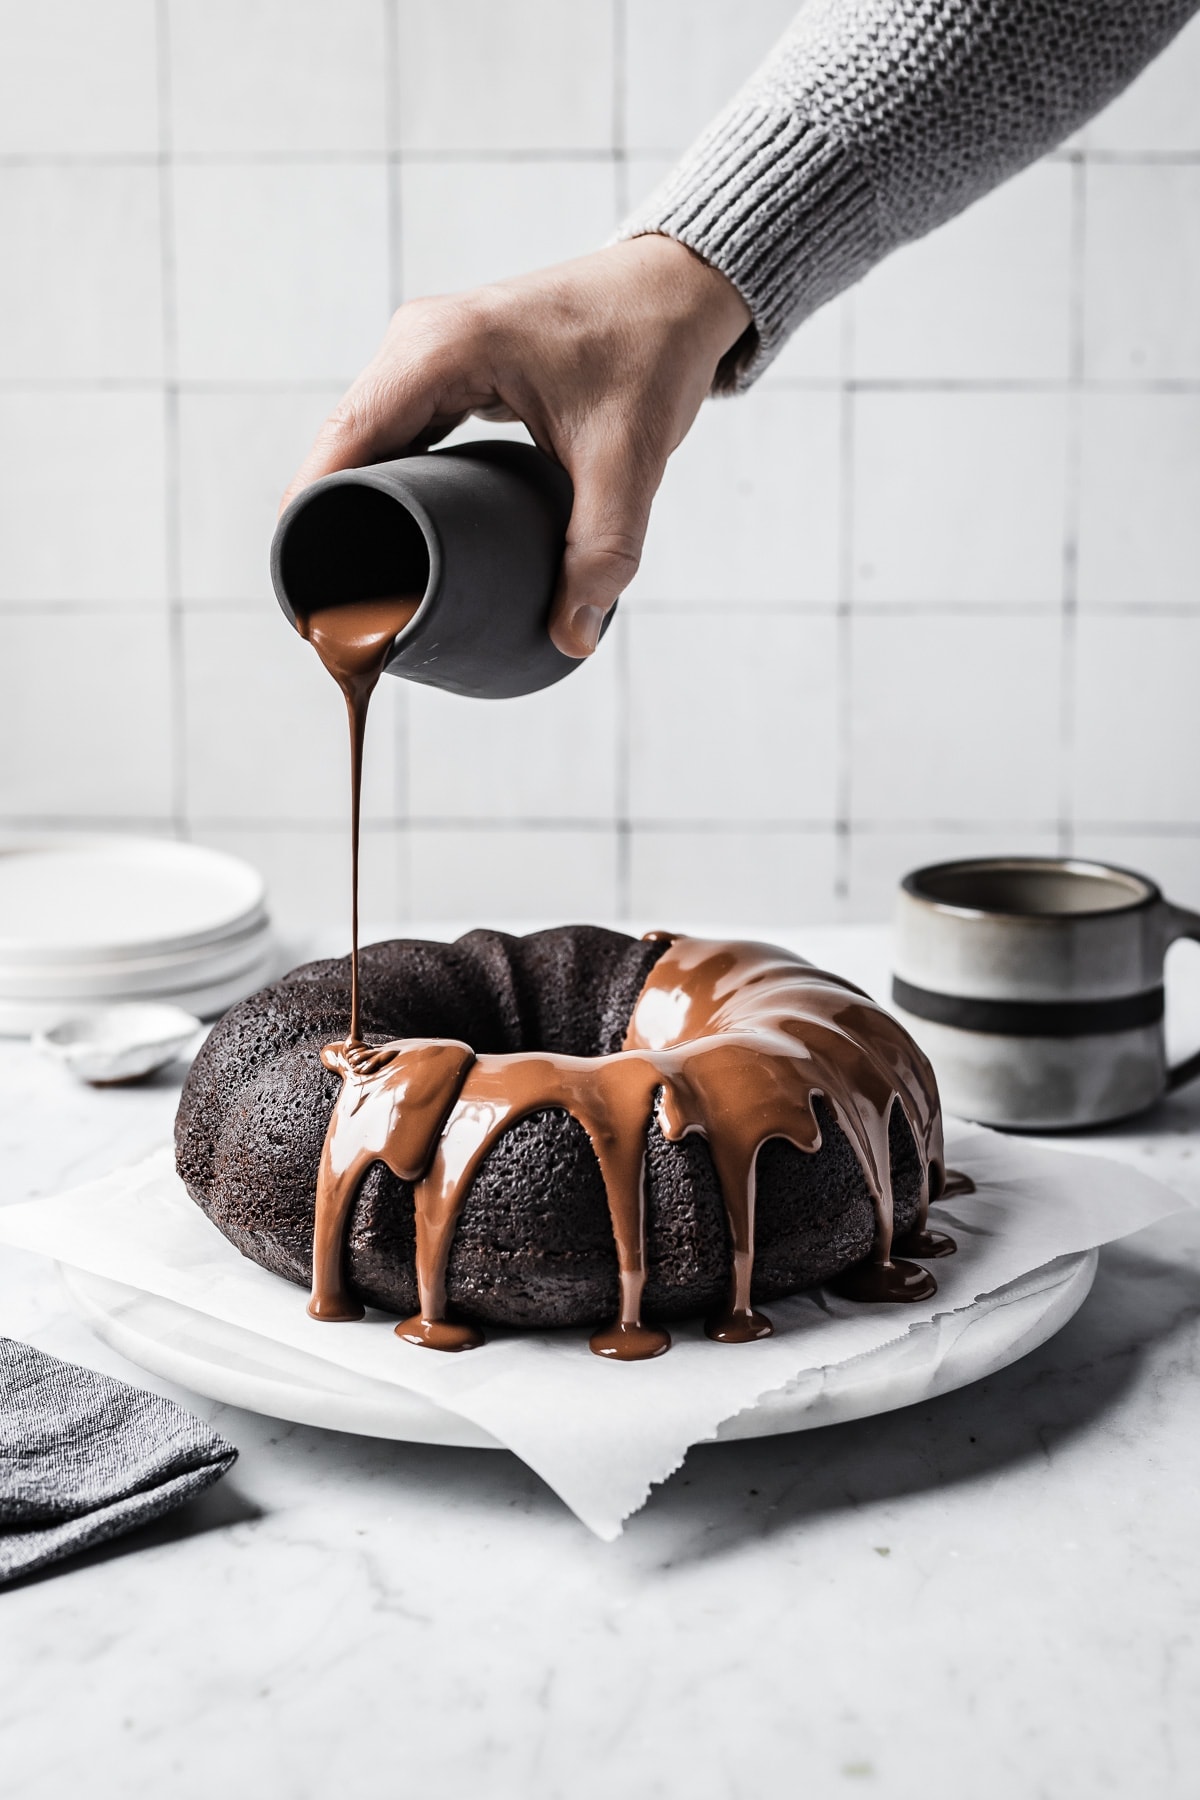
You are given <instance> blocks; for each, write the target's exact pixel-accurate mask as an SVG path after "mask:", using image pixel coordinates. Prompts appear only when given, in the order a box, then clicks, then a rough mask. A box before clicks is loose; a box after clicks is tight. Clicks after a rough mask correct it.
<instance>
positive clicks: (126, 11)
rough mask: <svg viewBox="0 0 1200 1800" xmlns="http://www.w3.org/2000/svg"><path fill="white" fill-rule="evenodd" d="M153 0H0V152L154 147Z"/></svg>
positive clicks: (150, 150)
mask: <svg viewBox="0 0 1200 1800" xmlns="http://www.w3.org/2000/svg"><path fill="white" fill-rule="evenodd" d="M154 15H155V0H105V3H104V5H103V6H97V5H96V0H38V4H37V5H36V6H30V5H29V0H0V44H3V46H4V52H3V55H0V155H11V154H16V155H26V156H28V155H35V156H87V155H91V154H96V153H99V154H101V155H107V156H136V155H139V154H142V155H147V156H151V155H153V154H154V153H155V152H156V151H157V150H158V131H159V114H158V70H157V63H158V46H157V43H156V40H155V16H154Z"/></svg>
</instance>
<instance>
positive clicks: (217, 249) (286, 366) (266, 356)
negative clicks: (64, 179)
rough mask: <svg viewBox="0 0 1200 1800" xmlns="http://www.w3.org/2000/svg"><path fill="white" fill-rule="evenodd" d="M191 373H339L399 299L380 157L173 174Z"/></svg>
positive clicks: (362, 357) (181, 321)
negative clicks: (392, 281) (393, 294)
mask: <svg viewBox="0 0 1200 1800" xmlns="http://www.w3.org/2000/svg"><path fill="white" fill-rule="evenodd" d="M174 252H175V288H176V309H175V310H176V330H177V334H178V346H179V349H178V356H179V363H178V372H179V375H180V377H181V378H182V379H183V380H184V381H254V382H258V381H320V382H329V381H339V380H345V379H348V378H349V377H350V376H351V375H352V374H353V373H354V371H355V370H356V369H357V368H358V367H359V366H360V364H362V363H364V362H365V361H366V360H367V358H368V357H369V356H370V355H371V354H372V352H373V351H374V349H375V346H376V344H377V343H378V341H379V339H380V338H381V337H382V335H383V330H384V327H385V326H386V324H387V321H388V313H389V306H390V294H389V274H388V201H387V177H386V173H385V170H384V168H383V166H382V164H381V163H380V164H374V163H368V164H359V163H341V162H304V163H286V164H282V165H281V164H275V163H225V162H219V163H184V164H181V165H180V166H179V167H177V168H176V169H175V171H174Z"/></svg>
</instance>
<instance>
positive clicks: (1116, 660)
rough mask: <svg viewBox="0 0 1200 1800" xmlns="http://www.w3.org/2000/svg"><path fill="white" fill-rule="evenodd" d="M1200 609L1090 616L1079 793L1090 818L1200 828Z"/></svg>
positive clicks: (1084, 649)
mask: <svg viewBox="0 0 1200 1800" xmlns="http://www.w3.org/2000/svg"><path fill="white" fill-rule="evenodd" d="M1198 672H1200V614H1195V613H1194V614H1185V615H1183V616H1182V617H1180V616H1168V617H1165V618H1164V617H1161V616H1154V615H1150V616H1148V615H1146V614H1145V613H1142V614H1140V615H1139V614H1137V613H1124V614H1119V615H1116V616H1113V615H1111V614H1106V613H1105V614H1087V613H1084V614H1081V615H1080V619H1079V643H1078V653H1077V660H1076V668H1075V679H1076V695H1075V709H1076V729H1075V770H1074V777H1075V779H1074V793H1075V811H1076V817H1077V818H1078V820H1079V821H1080V822H1081V823H1082V824H1085V825H1088V826H1091V825H1109V824H1113V823H1121V824H1125V823H1133V824H1136V825H1139V826H1147V825H1149V826H1153V825H1168V824H1183V825H1189V824H1190V825H1195V824H1196V823H1197V822H1200V821H1198V820H1197V815H1196V783H1197V771H1198V770H1200V706H1198V705H1197V704H1196V680H1197V673H1198Z"/></svg>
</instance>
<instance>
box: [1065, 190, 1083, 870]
mask: <svg viewBox="0 0 1200 1800" xmlns="http://www.w3.org/2000/svg"><path fill="white" fill-rule="evenodd" d="M1070 232H1071V238H1070V269H1071V277H1070V290H1069V292H1070V299H1069V306H1070V323H1069V334H1070V335H1069V341H1068V359H1069V360H1068V373H1069V385H1068V388H1067V393H1066V398H1065V419H1064V431H1065V442H1064V446H1063V455H1064V468H1063V540H1062V609H1061V624H1060V639H1059V654H1060V657H1061V665H1060V668H1059V737H1058V756H1059V766H1058V814H1059V818H1058V848H1059V854H1060V855H1063V856H1067V855H1070V853H1071V851H1072V850H1073V849H1074V843H1075V826H1074V810H1075V793H1074V751H1075V677H1076V663H1077V651H1078V615H1079V520H1080V481H1081V459H1082V450H1083V420H1082V414H1083V381H1084V305H1085V295H1084V282H1085V249H1086V233H1087V160H1086V158H1085V157H1084V156H1082V155H1079V156H1077V157H1076V158H1075V159H1074V161H1073V162H1072V165H1071V223H1070Z"/></svg>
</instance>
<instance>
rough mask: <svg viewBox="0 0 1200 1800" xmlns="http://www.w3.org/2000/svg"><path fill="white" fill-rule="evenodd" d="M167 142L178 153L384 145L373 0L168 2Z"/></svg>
mask: <svg viewBox="0 0 1200 1800" xmlns="http://www.w3.org/2000/svg"><path fill="white" fill-rule="evenodd" d="M167 48H168V54H169V59H170V91H171V142H172V145H173V148H174V149H175V150H176V151H177V152H178V153H180V154H181V155H187V154H189V153H191V152H204V151H223V152H225V153H226V154H229V155H237V156H245V155H254V154H259V153H270V152H280V151H291V152H300V153H308V154H319V153H321V152H339V151H340V152H343V153H346V154H350V153H355V152H357V153H360V154H362V153H366V152H371V151H374V152H376V153H378V152H380V151H382V150H383V149H384V148H385V146H386V142H387V96H386V88H385V85H384V83H383V82H382V81H380V80H378V79H374V80H368V81H364V80H363V73H364V71H365V70H371V71H376V70H378V69H380V68H381V67H382V64H383V60H384V56H385V54H386V33H385V9H384V8H383V7H381V6H380V5H379V3H378V0H337V4H336V5H330V4H329V3H328V0H203V4H202V5H199V6H198V5H196V0H167Z"/></svg>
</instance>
